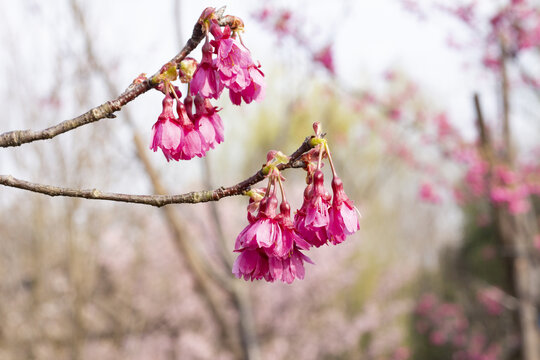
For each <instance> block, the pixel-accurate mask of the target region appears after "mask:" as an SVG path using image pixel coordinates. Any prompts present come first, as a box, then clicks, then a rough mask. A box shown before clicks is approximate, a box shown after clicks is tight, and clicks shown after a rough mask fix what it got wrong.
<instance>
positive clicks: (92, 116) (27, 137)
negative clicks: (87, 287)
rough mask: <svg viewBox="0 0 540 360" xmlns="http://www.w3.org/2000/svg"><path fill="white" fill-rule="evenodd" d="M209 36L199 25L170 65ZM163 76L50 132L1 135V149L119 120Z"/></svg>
mask: <svg viewBox="0 0 540 360" xmlns="http://www.w3.org/2000/svg"><path fill="white" fill-rule="evenodd" d="M231 20H232V19H231V18H230V17H227V16H225V17H223V18H222V19H219V23H220V25H229V24H227V21H231ZM205 36H206V31H205V29H204V28H203V26H202V25H201V24H199V23H198V22H197V23H196V24H195V26H194V27H193V33H192V35H191V38H190V39H189V40H188V41H187V43H186V45H185V46H184V48H183V49H182V50H181V51H180V52H179V53H178V54H176V56H175V57H173V58H172V59H171V60H170V61H169V63H174V64H176V65H177V66H178V65H179V64H180V62H181V61H182V60H184V59H185V58H186V56H187V55H188V54H189V53H191V52H192V51H193V50H194V49H195V48H196V47H197V45H199V43H200V42H201V41H202V40H203V39H204V37H205ZM159 75H160V71H159V70H158V71H157V72H156V73H155V74H154V75H152V76H151V77H149V78H148V79H146V80H145V81H143V82H140V83H133V84H131V85H130V86H129V87H128V88H127V89H126V90H125V91H124V92H123V93H122V94H120V95H119V96H118V97H117V98H116V99H113V100H110V101H107V102H105V103H103V104H101V105H99V106H97V107H95V108H93V109H90V110H88V111H87V112H86V113H84V114H82V115H79V116H77V117H75V118H73V119H70V120H65V121H62V122H61V123H59V124H56V125H54V126H51V127H49V128H46V129H43V130H14V131H8V132H5V133H3V134H0V147H11V146H20V145H22V144H25V143H29V142H33V141H36V140H46V139H52V138H53V137H55V136H57V135H60V134H62V133H65V132H67V131H70V130H73V129H75V128H78V127H79V126H83V125H86V124H90V123H93V122H95V121H98V120H101V119H104V118H114V117H116V116H115V115H114V113H115V112H117V111H120V110H121V109H122V107H123V106H124V105H126V104H128V103H130V102H131V101H133V100H134V99H136V98H137V97H138V96H139V95H142V94H144V93H145V92H147V91H148V90H150V89H152V88H154V87H155V86H156V85H157V84H158V81H157V77H158V76H159ZM90 198H91V197H90ZM119 201H122V200H119Z"/></svg>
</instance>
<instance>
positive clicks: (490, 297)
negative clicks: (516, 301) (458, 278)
mask: <svg viewBox="0 0 540 360" xmlns="http://www.w3.org/2000/svg"><path fill="white" fill-rule="evenodd" d="M476 298H477V299H478V302H479V303H480V304H481V305H482V306H483V307H484V309H485V310H486V311H487V313H488V314H490V315H494V316H498V315H500V314H501V313H502V312H503V310H504V307H503V305H502V302H503V299H504V293H503V292H502V290H501V289H499V288H497V287H495V286H491V287H487V288H484V289H482V290H480V291H478V292H477V293H476Z"/></svg>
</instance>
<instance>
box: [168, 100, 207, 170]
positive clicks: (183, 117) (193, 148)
mask: <svg viewBox="0 0 540 360" xmlns="http://www.w3.org/2000/svg"><path fill="white" fill-rule="evenodd" d="M176 111H177V113H178V121H179V122H180V124H182V128H183V130H184V138H183V140H182V141H181V142H180V144H179V145H178V147H177V148H176V151H175V153H174V154H173V157H174V159H175V160H190V159H192V158H194V157H195V156H198V157H202V156H204V155H205V153H206V151H205V150H204V149H203V142H202V141H201V135H200V134H199V132H198V131H197V129H196V128H195V125H194V124H193V122H192V121H191V119H190V118H189V116H188V114H187V112H186V108H185V107H184V104H182V103H181V102H180V101H178V102H177V103H176Z"/></svg>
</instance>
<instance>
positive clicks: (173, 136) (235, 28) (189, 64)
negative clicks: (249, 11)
mask: <svg viewBox="0 0 540 360" xmlns="http://www.w3.org/2000/svg"><path fill="white" fill-rule="evenodd" d="M229 18H230V19H229V21H228V24H227V25H225V26H224V28H223V29H222V27H221V25H220V23H219V21H218V20H219V19H218V11H216V10H215V9H214V8H207V9H205V10H204V11H203V13H202V15H201V16H200V18H199V24H200V25H201V26H202V28H203V31H204V33H205V34H206V37H205V38H206V41H205V43H204V45H203V46H202V60H201V62H200V63H197V61H196V60H195V59H193V58H186V59H184V60H183V61H182V62H181V63H180V67H179V68H178V66H177V65H176V64H174V63H168V64H166V65H165V66H163V68H162V69H161V74H160V76H159V77H158V81H159V84H158V86H157V89H158V90H161V91H162V92H163V93H164V94H165V99H163V111H162V112H161V114H160V115H159V117H158V120H157V122H156V123H155V124H154V126H153V140H152V144H151V146H150V148H151V149H152V150H154V151H157V149H158V148H160V149H161V150H162V152H163V155H165V158H166V159H167V161H169V160H171V159H172V160H190V159H192V158H194V157H195V156H197V157H203V156H205V155H206V152H207V151H208V150H209V149H213V148H214V147H215V146H216V144H220V143H221V142H223V140H224V137H223V122H222V120H221V117H220V116H219V114H218V111H219V109H218V108H217V107H214V106H212V104H211V102H210V99H218V98H219V97H220V95H221V93H222V91H223V89H224V88H227V89H229V98H230V100H231V102H232V103H233V104H235V105H240V104H241V103H242V100H243V101H244V102H245V103H246V104H249V103H251V102H252V101H253V100H256V101H260V100H262V99H263V97H264V87H265V83H264V74H263V73H262V71H261V70H260V69H259V68H260V65H255V63H254V62H253V60H252V58H251V54H250V52H249V50H248V49H247V48H246V47H245V46H244V44H243V42H242V39H241V37H240V35H239V33H240V32H241V31H243V28H244V23H243V21H242V20H241V19H239V18H237V17H233V16H229ZM229 24H230V25H229ZM209 33H211V34H212V36H213V37H214V39H213V40H212V41H210V39H209ZM213 55H216V56H215V58H213ZM177 78H180V81H181V82H182V83H187V84H188V91H187V95H186V97H185V98H184V100H183V101H182V100H181V98H182V93H181V92H180V90H179V89H178V87H177V86H174V85H172V82H173V81H175V80H176V79H177ZM142 79H144V76H142ZM142 79H141V81H142ZM136 81H137V80H136ZM175 101H176V115H175V114H174V109H173V105H174V102H175ZM193 105H194V106H195V112H193Z"/></svg>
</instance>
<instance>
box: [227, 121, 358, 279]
mask: <svg viewBox="0 0 540 360" xmlns="http://www.w3.org/2000/svg"><path fill="white" fill-rule="evenodd" d="M313 127H314V129H315V133H316V136H315V137H313V138H312V139H311V142H312V145H314V148H313V149H312V150H310V151H309V152H307V153H305V154H304V155H303V156H302V161H303V162H304V163H305V170H306V171H307V178H306V181H307V187H306V189H305V191H304V202H303V204H302V206H301V208H300V209H299V210H298V211H297V212H296V214H295V216H294V221H293V220H292V219H291V213H290V212H291V211H290V205H289V203H288V202H287V200H286V197H285V191H284V188H283V182H282V181H283V180H284V178H283V177H282V175H281V173H280V171H279V169H278V165H279V164H286V163H287V162H288V161H289V159H288V157H287V156H285V155H283V154H282V153H281V152H276V151H271V152H269V153H268V158H267V160H268V161H267V163H266V166H265V167H264V168H263V172H264V173H266V174H267V177H268V186H267V188H266V190H264V189H263V190H260V189H259V190H251V191H249V192H248V195H250V198H251V199H250V203H249V205H248V221H249V225H248V226H247V227H246V228H244V230H242V232H241V233H240V234H239V235H238V237H237V238H236V243H235V248H234V251H236V252H239V253H240V256H238V258H237V259H236V261H235V262H234V266H233V273H234V275H235V276H236V277H237V278H241V277H243V278H244V279H245V280H260V279H265V280H266V281H270V282H273V281H275V280H281V281H283V282H286V283H289V284H290V283H292V282H293V280H294V279H295V278H298V279H303V278H304V261H307V262H309V263H312V262H311V260H310V259H309V258H308V257H307V256H305V255H304V254H303V253H302V251H301V250H308V249H309V248H311V247H312V246H315V247H319V246H321V245H324V244H328V243H331V244H334V245H336V244H339V243H341V242H343V241H345V238H346V237H347V235H351V234H353V233H354V232H356V231H357V230H359V229H360V224H359V213H358V210H357V209H356V208H355V207H354V205H353V202H352V201H351V200H350V199H349V198H348V197H347V195H346V194H345V191H344V190H343V182H342V181H341V179H340V178H339V177H338V175H337V173H336V170H335V168H334V164H333V162H332V157H331V155H330V149H329V147H328V143H327V141H326V140H325V139H324V138H323V137H322V135H321V128H320V124H319V123H315V124H314V125H313ZM324 158H327V159H328V160H329V162H330V166H331V168H332V175H333V179H332V191H333V196H331V195H330V193H329V192H328V191H327V190H326V189H325V187H324V175H323V172H322V171H321V167H322V165H323V164H322V160H323V159H324ZM278 186H279V189H280V193H281V204H279V213H278V211H277V209H278V203H279V201H278V197H277V194H276V192H277V187H278Z"/></svg>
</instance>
